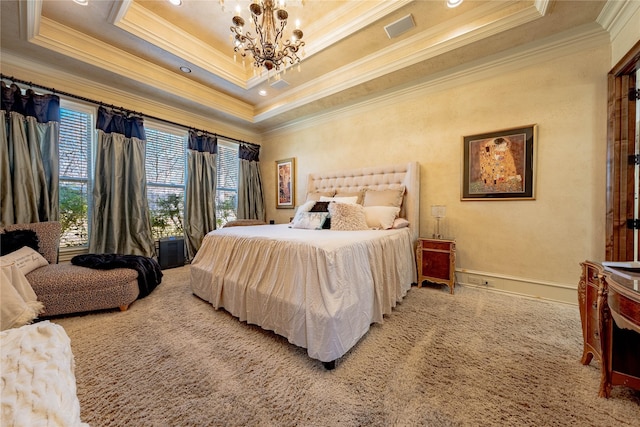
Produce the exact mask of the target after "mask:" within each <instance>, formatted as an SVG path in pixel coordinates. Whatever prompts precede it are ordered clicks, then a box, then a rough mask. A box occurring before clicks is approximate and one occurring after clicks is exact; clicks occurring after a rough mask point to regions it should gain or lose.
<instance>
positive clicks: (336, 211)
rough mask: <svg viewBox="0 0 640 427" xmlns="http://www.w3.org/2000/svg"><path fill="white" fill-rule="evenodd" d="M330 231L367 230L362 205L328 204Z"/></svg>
mask: <svg viewBox="0 0 640 427" xmlns="http://www.w3.org/2000/svg"><path fill="white" fill-rule="evenodd" d="M329 215H331V229H332V230H341V231H354V230H368V229H369V227H368V226H367V219H366V217H365V216H364V208H363V207H362V205H358V204H355V203H353V204H352V203H329Z"/></svg>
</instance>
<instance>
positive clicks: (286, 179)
mask: <svg viewBox="0 0 640 427" xmlns="http://www.w3.org/2000/svg"><path fill="white" fill-rule="evenodd" d="M276 186H277V188H276V208H278V209H292V208H293V207H294V206H295V194H296V159H295V158H294V157H292V158H290V159H283V160H277V161H276Z"/></svg>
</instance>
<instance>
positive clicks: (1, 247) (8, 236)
mask: <svg viewBox="0 0 640 427" xmlns="http://www.w3.org/2000/svg"><path fill="white" fill-rule="evenodd" d="M23 246H28V247H30V248H32V249H35V250H36V251H37V250H39V249H40V241H39V240H38V235H37V234H36V232H35V231H33V230H13V231H7V232H6V233H2V234H0V256H2V255H6V254H9V253H11V252H13V251H17V250H18V249H20V248H21V247H23Z"/></svg>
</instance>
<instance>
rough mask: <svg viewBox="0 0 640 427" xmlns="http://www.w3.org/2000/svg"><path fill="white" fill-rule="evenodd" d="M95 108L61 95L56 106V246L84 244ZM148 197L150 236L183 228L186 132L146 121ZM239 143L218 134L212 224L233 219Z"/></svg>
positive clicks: (87, 227)
mask: <svg viewBox="0 0 640 427" xmlns="http://www.w3.org/2000/svg"><path fill="white" fill-rule="evenodd" d="M95 116H96V108H95V107H93V106H87V105H85V104H81V103H79V102H73V101H69V100H65V99H61V105H60V149H59V153H60V161H59V167H60V184H59V191H60V224H61V225H62V236H61V238H60V247H62V248H65V247H66V248H71V247H78V248H81V247H86V246H88V243H89V233H90V231H91V194H92V191H93V188H92V184H93V162H94V150H95V143H96V131H95ZM145 132H146V135H147V145H146V159H145V168H146V174H147V197H148V202H149V210H150V218H151V226H152V232H153V236H154V238H155V239H160V238H162V237H167V236H180V235H182V234H183V232H184V231H183V230H184V195H185V179H186V178H185V177H186V152H187V151H186V150H187V135H188V134H187V132H186V131H185V130H183V129H181V128H179V127H177V126H176V127H172V126H168V125H165V124H160V123H154V122H152V121H148V120H147V121H146V122H145ZM238 177H239V160H238V144H236V143H234V142H230V141H225V140H223V139H218V176H217V188H216V219H217V227H222V226H223V225H224V224H226V223H227V222H228V221H231V220H234V219H236V212H237V203H238Z"/></svg>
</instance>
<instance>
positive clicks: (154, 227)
mask: <svg viewBox="0 0 640 427" xmlns="http://www.w3.org/2000/svg"><path fill="white" fill-rule="evenodd" d="M183 211H184V203H183V200H182V195H180V194H175V193H171V194H167V195H166V196H165V197H158V199H156V202H155V209H152V210H151V231H152V233H153V237H154V238H156V239H160V238H162V237H167V236H182V235H183V234H184V225H183V222H182V217H183Z"/></svg>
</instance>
